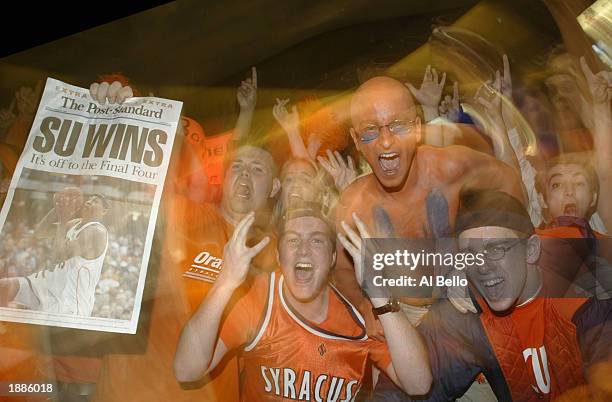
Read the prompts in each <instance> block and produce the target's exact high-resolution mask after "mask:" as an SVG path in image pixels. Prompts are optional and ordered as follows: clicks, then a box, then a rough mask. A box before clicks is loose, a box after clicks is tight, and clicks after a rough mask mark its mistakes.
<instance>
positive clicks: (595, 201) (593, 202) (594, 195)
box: [589, 193, 597, 208]
mask: <svg viewBox="0 0 612 402" xmlns="http://www.w3.org/2000/svg"><path fill="white" fill-rule="evenodd" d="M595 205H597V193H593V201H592V202H591V205H589V206H590V207H591V208H593V207H594V206H595Z"/></svg>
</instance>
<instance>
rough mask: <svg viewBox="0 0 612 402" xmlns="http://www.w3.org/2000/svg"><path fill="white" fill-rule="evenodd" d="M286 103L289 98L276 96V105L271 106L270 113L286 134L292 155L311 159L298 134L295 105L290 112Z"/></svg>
mask: <svg viewBox="0 0 612 402" xmlns="http://www.w3.org/2000/svg"><path fill="white" fill-rule="evenodd" d="M288 103H289V99H279V98H276V105H274V107H273V108H272V114H273V115H274V118H275V119H276V121H277V122H278V124H279V125H280V126H281V127H282V128H283V130H284V131H285V133H286V134H287V139H288V140H289V147H290V148H291V154H292V155H293V157H294V158H298V159H312V158H311V156H310V153H309V152H308V149H307V148H306V145H304V141H303V140H302V136H301V135H300V114H299V113H298V110H297V107H296V106H293V107H292V108H291V112H288V111H287V107H286V106H287V104H288Z"/></svg>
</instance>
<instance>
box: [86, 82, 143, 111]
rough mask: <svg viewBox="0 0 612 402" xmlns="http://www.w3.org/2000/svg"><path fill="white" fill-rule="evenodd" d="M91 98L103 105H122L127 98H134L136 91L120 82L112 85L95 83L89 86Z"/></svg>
mask: <svg viewBox="0 0 612 402" xmlns="http://www.w3.org/2000/svg"><path fill="white" fill-rule="evenodd" d="M89 96H90V97H91V99H92V100H93V101H95V102H98V103H99V104H101V105H104V104H106V102H107V101H108V103H109V104H113V103H117V104H122V103H123V102H124V101H125V100H126V99H127V98H131V97H132V96H134V91H133V90H132V88H131V87H129V86H125V87H124V86H122V85H121V83H120V82H119V81H115V82H113V83H112V84H109V83H108V82H100V83H97V82H94V83H93V84H91V85H90V86H89Z"/></svg>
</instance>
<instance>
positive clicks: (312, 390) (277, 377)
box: [259, 366, 361, 402]
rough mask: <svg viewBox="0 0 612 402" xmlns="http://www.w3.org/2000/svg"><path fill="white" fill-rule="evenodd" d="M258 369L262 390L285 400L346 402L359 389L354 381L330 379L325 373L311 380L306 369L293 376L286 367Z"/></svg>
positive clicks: (312, 377) (356, 381)
mask: <svg viewBox="0 0 612 402" xmlns="http://www.w3.org/2000/svg"><path fill="white" fill-rule="evenodd" d="M259 368H260V372H261V377H262V379H263V381H264V384H263V385H264V391H265V392H266V393H268V394H273V395H276V396H282V397H283V398H287V399H294V400H298V401H316V402H323V401H326V402H350V401H352V400H353V399H354V398H355V396H356V395H357V392H359V388H360V387H361V384H359V381H358V380H349V379H346V378H342V377H333V376H332V377H330V376H328V375H327V374H320V375H318V376H317V377H316V378H315V377H314V376H313V375H312V373H311V372H310V371H308V370H304V371H303V372H302V373H299V372H298V373H296V371H295V370H293V369H290V368H287V367H283V368H273V367H266V366H259ZM340 398H342V399H340Z"/></svg>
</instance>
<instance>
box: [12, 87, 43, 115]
mask: <svg viewBox="0 0 612 402" xmlns="http://www.w3.org/2000/svg"><path fill="white" fill-rule="evenodd" d="M41 91H42V82H41V81H38V82H37V83H36V87H35V88H34V89H32V88H30V87H21V88H19V90H18V91H17V93H15V102H16V104H17V112H18V114H19V116H20V117H23V118H30V117H32V116H34V113H35V112H36V106H37V105H38V98H39V97H40V94H41Z"/></svg>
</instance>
